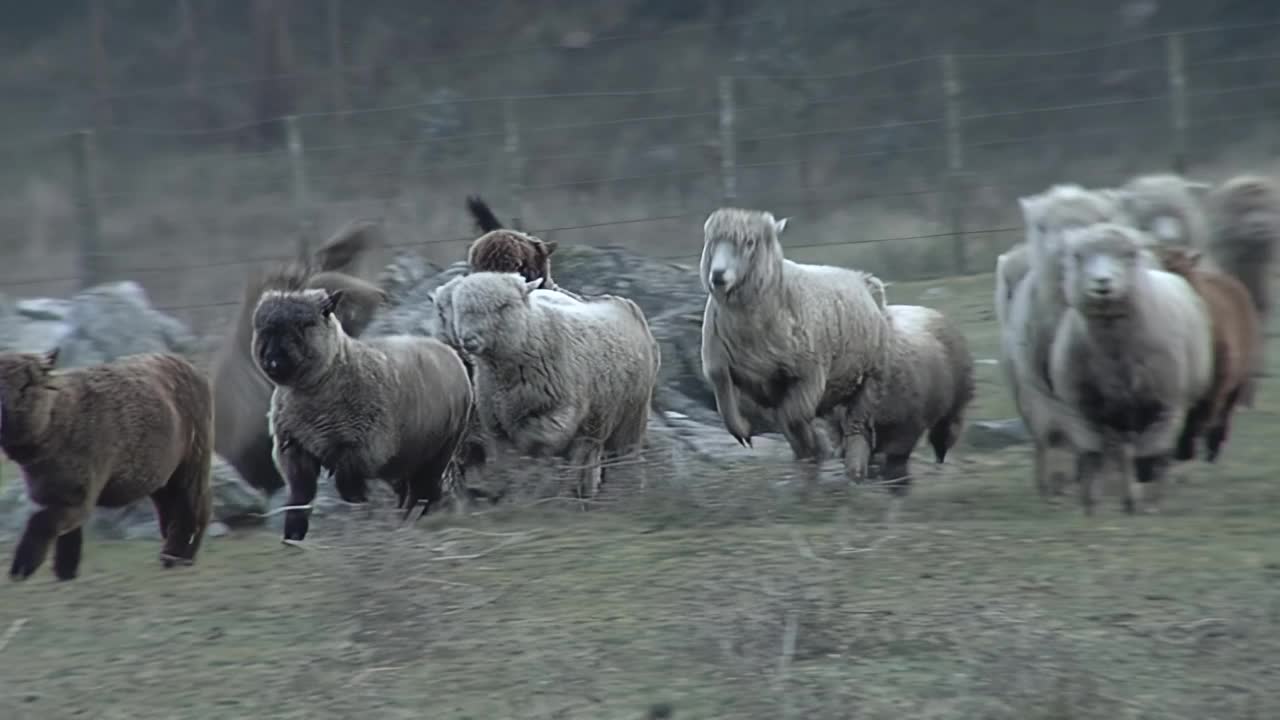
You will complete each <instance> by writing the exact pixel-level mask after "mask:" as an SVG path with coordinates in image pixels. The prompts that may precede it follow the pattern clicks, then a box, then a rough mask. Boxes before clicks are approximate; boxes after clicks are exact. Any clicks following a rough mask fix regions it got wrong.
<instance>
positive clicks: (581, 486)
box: [569, 438, 604, 510]
mask: <svg viewBox="0 0 1280 720" xmlns="http://www.w3.org/2000/svg"><path fill="white" fill-rule="evenodd" d="M569 457H571V458H573V464H574V466H575V469H576V470H577V476H578V480H577V485H576V487H575V488H574V496H575V497H577V498H578V499H579V500H586V499H588V498H592V497H595V495H596V492H597V491H599V489H600V483H601V480H602V478H603V475H604V470H603V468H601V466H600V464H601V462H602V461H603V458H604V453H603V452H602V451H601V448H600V444H599V443H598V442H596V441H595V440H592V439H590V438H579V439H578V440H577V441H576V442H575V443H574V447H573V449H572V450H571V451H570V453H569ZM582 509H583V510H586V509H587V505H586V503H583V505H582Z"/></svg>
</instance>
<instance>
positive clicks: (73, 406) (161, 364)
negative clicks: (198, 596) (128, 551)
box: [0, 348, 213, 580]
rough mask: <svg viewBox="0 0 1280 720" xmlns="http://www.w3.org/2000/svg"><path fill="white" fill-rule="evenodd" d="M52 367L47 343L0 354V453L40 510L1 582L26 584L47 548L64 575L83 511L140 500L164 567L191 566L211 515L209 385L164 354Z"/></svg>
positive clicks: (73, 568) (70, 568)
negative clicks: (149, 512) (155, 529)
mask: <svg viewBox="0 0 1280 720" xmlns="http://www.w3.org/2000/svg"><path fill="white" fill-rule="evenodd" d="M57 362H58V349H57V348H54V349H53V350H50V351H48V352H46V353H18V352H5V353H0V448H3V450H4V453H5V455H6V456H7V457H8V458H9V459H10V460H12V461H13V462H15V463H17V464H18V465H19V466H20V467H21V468H22V474H23V476H24V477H25V479H26V483H27V492H28V493H29V494H30V497H31V501H32V502H34V503H35V504H36V505H39V506H40V509H39V510H37V511H36V512H34V513H32V515H31V517H30V518H29V519H28V520H27V525H26V528H25V530H24V531H23V533H22V538H21V539H20V540H19V541H18V544H17V547H16V548H15V550H14V554H13V564H12V565H11V567H10V569H9V577H10V578H12V579H14V580H25V579H27V578H29V577H30V576H31V575H32V574H33V573H35V571H36V570H38V569H39V568H40V565H41V564H43V563H44V560H45V557H46V556H47V555H48V553H49V546H50V545H53V548H54V554H53V572H54V575H55V576H56V577H57V578H58V579H59V580H71V579H73V578H75V577H76V574H77V572H78V569H79V566H80V557H81V552H82V546H83V530H82V528H83V526H84V523H85V521H86V520H87V519H88V517H89V514H90V512H92V510H93V508H94V506H99V507H123V506H125V505H129V504H131V503H133V502H135V501H137V500H139V499H141V498H143V497H146V496H148V495H149V496H151V500H152V502H153V503H154V504H155V509H156V516H157V519H158V521H159V525H160V533H161V535H163V537H164V546H163V549H162V550H161V552H160V560H161V562H162V564H163V565H164V567H173V566H175V565H191V564H192V563H194V562H195V558H196V553H197V552H199V550H200V544H201V541H202V539H203V538H204V533H205V529H206V528H207V527H208V525H209V519H210V517H211V513H212V508H213V494H212V491H211V489H210V486H209V476H210V473H211V471H212V470H211V467H212V461H213V437H212V435H213V390H212V389H211V387H210V385H209V381H208V379H207V378H206V377H205V376H204V374H203V373H201V372H200V371H199V370H198V369H197V368H196V367H195V366H194V365H192V364H191V363H190V362H189V361H188V360H186V359H184V358H183V357H181V356H179V355H174V354H170V353H141V354H136V355H126V356H124V357H120V358H117V359H115V360H113V361H111V362H107V363H102V364H99V365H91V366H89V367H82V368H75V369H70V370H60V371H59V370H55V369H54V368H55V367H56V365H57Z"/></svg>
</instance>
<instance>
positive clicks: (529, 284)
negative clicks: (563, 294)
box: [524, 278, 544, 297]
mask: <svg viewBox="0 0 1280 720" xmlns="http://www.w3.org/2000/svg"><path fill="white" fill-rule="evenodd" d="M543 280H544V278H538V279H537V280H526V281H525V283H524V294H525V296H526V297H527V296H528V295H529V294H530V293H532V292H533V291H534V290H537V289H538V288H540V287H542V283H543Z"/></svg>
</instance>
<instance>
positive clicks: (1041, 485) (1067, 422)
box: [995, 184, 1125, 498]
mask: <svg viewBox="0 0 1280 720" xmlns="http://www.w3.org/2000/svg"><path fill="white" fill-rule="evenodd" d="M1018 204H1019V205H1020V207H1021V209H1022V215H1023V219H1024V222H1025V224H1026V231H1027V240H1026V245H1025V248H1026V249H1025V250H1020V251H1016V252H1012V251H1011V253H1006V255H1009V257H1007V258H1006V259H1005V260H1004V261H1003V262H1002V263H999V264H998V265H997V267H998V269H999V270H1000V272H999V273H998V275H997V288H998V290H997V293H996V298H995V306H996V316H997V318H999V319H1000V321H1001V328H1000V354H999V362H1000V366H1001V368H1002V369H1003V370H1004V373H1005V377H1006V380H1007V381H1008V383H1009V389H1010V393H1011V394H1012V395H1013V401H1014V405H1015V407H1016V408H1017V410H1018V414H1019V416H1020V417H1021V418H1022V421H1023V423H1024V424H1025V425H1026V427H1027V431H1028V433H1029V434H1030V435H1031V439H1032V444H1033V446H1034V449H1035V455H1034V463H1035V471H1034V474H1035V484H1036V489H1037V490H1038V491H1039V493H1040V495H1041V496H1042V497H1045V498H1048V497H1050V496H1053V495H1058V494H1060V493H1061V491H1062V489H1063V486H1064V485H1065V476H1064V475H1063V474H1062V473H1061V472H1057V471H1055V470H1054V469H1053V465H1054V463H1051V460H1052V458H1051V456H1050V455H1051V452H1052V451H1054V450H1070V449H1071V446H1072V445H1074V444H1075V443H1076V442H1077V441H1083V442H1086V443H1087V442H1089V440H1090V438H1092V435H1091V434H1088V433H1083V432H1082V433H1077V429H1081V430H1082V426H1081V422H1080V419H1079V417H1078V416H1077V413H1076V412H1075V411H1074V409H1073V408H1071V407H1069V406H1067V405H1065V404H1064V403H1063V402H1062V401H1061V400H1060V399H1059V398H1058V397H1057V396H1056V395H1055V394H1054V390H1053V386H1052V385H1051V384H1050V382H1049V377H1048V367H1049V349H1050V346H1051V345H1052V342H1053V337H1054V333H1055V332H1056V330H1057V327H1058V320H1059V319H1060V318H1061V316H1062V313H1063V310H1064V300H1063V296H1062V281H1061V272H1062V271H1061V256H1062V233H1063V232H1064V231H1065V230H1067V229H1069V228H1078V227H1086V226H1089V225H1092V224H1094V223H1098V222H1104V221H1120V220H1123V219H1124V217H1125V216H1124V214H1123V211H1122V210H1121V208H1120V207H1119V205H1118V203H1117V202H1116V201H1115V199H1114V198H1113V197H1112V196H1111V195H1110V194H1109V193H1103V192H1096V191H1091V190H1086V189H1085V188H1083V187H1081V186H1079V185H1074V184H1061V185H1054V186H1052V187H1050V188H1049V189H1048V190H1046V191H1044V192H1042V193H1038V194H1036V195H1030V196H1025V197H1020V198H1019V199H1018ZM1019 255H1021V256H1022V257H1019ZM1019 271H1021V272H1022V274H1021V277H1019ZM1006 298H1007V304H1006V302H1005V301H1006ZM1077 435H1080V437H1079V438H1077V437H1076V436H1077ZM1077 449H1078V448H1077ZM1085 449H1090V448H1085Z"/></svg>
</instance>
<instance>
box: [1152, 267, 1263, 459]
mask: <svg viewBox="0 0 1280 720" xmlns="http://www.w3.org/2000/svg"><path fill="white" fill-rule="evenodd" d="M1159 254H1160V259H1161V262H1162V263H1163V265H1164V267H1165V269H1166V270H1167V271H1169V272H1171V273H1173V274H1175V275H1178V276H1180V277H1182V278H1183V279H1185V280H1186V281H1187V282H1188V283H1189V284H1190V285H1191V287H1192V289H1194V290H1195V291H1196V294H1198V295H1199V296H1200V298H1201V299H1202V300H1204V303H1205V306H1206V307H1207V308H1208V311H1209V317H1210V321H1211V322H1210V332H1211V334H1212V338H1213V375H1212V377H1213V381H1212V383H1211V384H1210V386H1209V390H1208V393H1207V395H1206V396H1205V397H1203V398H1201V400H1200V402H1198V403H1196V404H1195V405H1194V406H1193V407H1192V408H1191V410H1190V412H1189V413H1188V414H1187V418H1186V423H1185V425H1184V427H1183V431H1182V435H1181V436H1180V437H1179V439H1178V446H1177V449H1176V450H1175V452H1174V455H1173V458H1174V459H1175V460H1190V459H1191V458H1192V457H1194V456H1195V440H1196V438H1197V437H1199V436H1200V434H1201V431H1203V432H1204V438H1205V445H1206V450H1207V453H1206V456H1205V459H1206V460H1208V461H1209V462H1214V461H1215V460H1217V458H1218V453H1219V452H1220V451H1221V449H1222V444H1223V443H1224V442H1225V441H1226V438H1227V434H1228V432H1229V429H1230V423H1231V413H1232V410H1233V409H1234V408H1235V405H1236V403H1237V402H1238V401H1239V399H1240V394H1241V391H1242V390H1243V389H1244V387H1245V385H1246V384H1248V383H1249V382H1250V381H1251V376H1252V372H1253V360H1254V358H1256V357H1257V356H1258V346H1259V345H1260V344H1261V342H1262V333H1261V332H1260V331H1259V327H1258V313H1257V310H1255V309H1254V305H1253V300H1252V298H1251V297H1250V295H1249V290H1248V289H1247V288H1246V287H1245V286H1244V284H1243V283H1242V282H1240V281H1239V280H1238V279H1236V278H1235V277H1233V276H1231V275H1227V274H1225V273H1221V272H1218V271H1216V270H1211V269H1206V268H1202V267H1200V259H1201V257H1202V255H1201V253H1200V251H1199V250H1192V249H1190V248H1184V247H1178V246H1165V247H1162V248H1160V250H1159Z"/></svg>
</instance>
